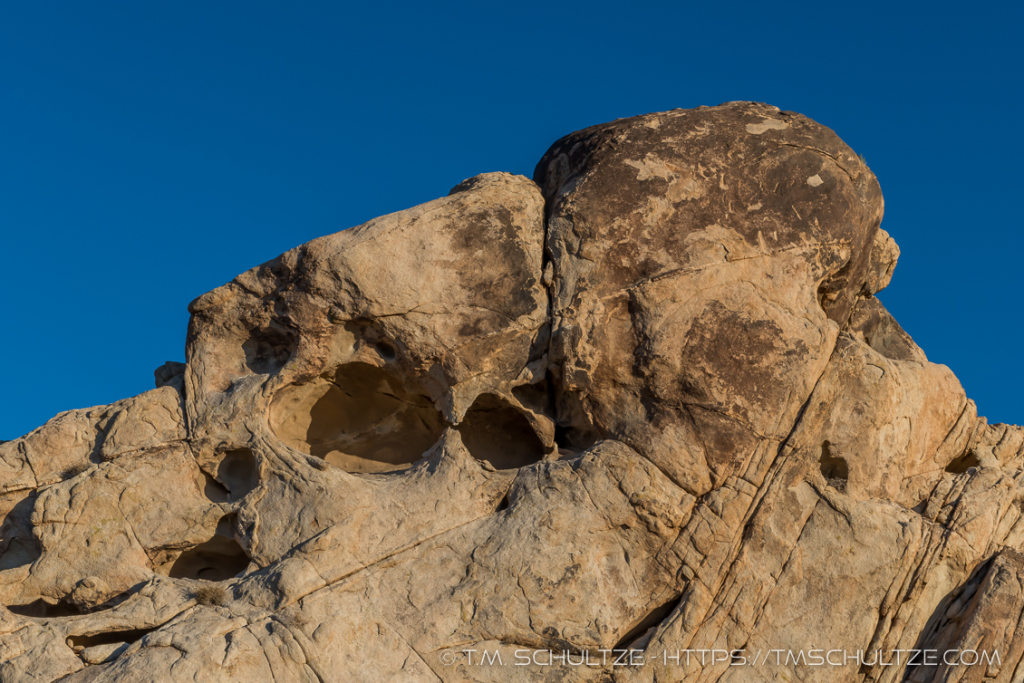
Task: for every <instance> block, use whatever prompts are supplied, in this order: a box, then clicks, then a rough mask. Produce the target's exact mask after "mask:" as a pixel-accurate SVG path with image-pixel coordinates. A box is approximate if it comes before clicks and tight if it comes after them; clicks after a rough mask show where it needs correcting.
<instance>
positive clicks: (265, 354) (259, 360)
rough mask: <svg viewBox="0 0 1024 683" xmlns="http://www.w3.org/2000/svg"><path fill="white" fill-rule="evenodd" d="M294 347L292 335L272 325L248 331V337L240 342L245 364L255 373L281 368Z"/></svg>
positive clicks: (269, 371) (274, 370) (275, 370)
mask: <svg viewBox="0 0 1024 683" xmlns="http://www.w3.org/2000/svg"><path fill="white" fill-rule="evenodd" d="M294 347H295V340H294V335H293V334H292V333H291V332H290V331H288V330H285V329H282V328H278V327H273V326H270V327H266V328H262V329H254V330H252V331H250V333H249V338H248V339H246V340H245V341H244V342H242V352H243V353H244V354H245V365H246V367H248V368H249V370H251V371H252V372H255V373H256V374H269V373H274V372H277V371H278V370H280V369H281V368H283V367H284V364H285V363H287V362H288V359H289V358H291V355H292V350H293V349H294Z"/></svg>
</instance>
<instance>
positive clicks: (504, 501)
mask: <svg viewBox="0 0 1024 683" xmlns="http://www.w3.org/2000/svg"><path fill="white" fill-rule="evenodd" d="M502 510H508V494H507V493H506V494H505V497H504V498H502V499H501V500H500V501H499V502H498V507H496V508H494V511H495V512H501V511H502Z"/></svg>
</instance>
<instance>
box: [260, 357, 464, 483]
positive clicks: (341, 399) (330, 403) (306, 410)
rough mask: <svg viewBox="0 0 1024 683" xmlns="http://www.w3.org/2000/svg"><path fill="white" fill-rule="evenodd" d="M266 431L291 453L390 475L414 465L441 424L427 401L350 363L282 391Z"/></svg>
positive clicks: (367, 367)
mask: <svg viewBox="0 0 1024 683" xmlns="http://www.w3.org/2000/svg"><path fill="white" fill-rule="evenodd" d="M270 426H271V428H272V429H273V430H274V433H276V434H277V436H278V437H279V438H280V439H282V440H283V441H284V442H285V443H287V444H288V445H289V446H291V447H292V448H294V449H296V450H299V451H302V452H303V453H309V454H310V455H315V456H318V457H320V458H323V459H324V460H326V461H327V462H328V463H330V464H331V465H334V466H335V467H339V468H341V469H343V470H345V471H347V472H394V471H397V470H403V469H406V468H408V467H409V466H410V465H411V464H412V463H414V462H416V461H417V460H419V459H420V458H421V457H422V455H423V453H424V452H426V451H427V450H428V449H429V448H430V447H431V446H433V445H434V444H435V443H436V442H437V441H438V439H440V438H441V433H442V432H443V431H444V428H445V423H444V419H443V418H442V416H441V414H440V413H439V412H438V411H437V409H436V408H434V404H433V401H431V400H430V398H429V397H427V396H425V395H423V394H419V393H415V392H413V391H410V390H408V389H406V388H405V387H404V386H403V384H402V382H401V381H400V380H398V379H397V378H395V377H393V376H392V375H391V374H389V373H388V372H387V371H385V370H383V369H381V368H377V367H374V366H372V365H367V364H365V363H349V364H346V365H342V366H341V367H339V368H338V369H337V370H336V371H334V372H332V373H329V374H327V375H324V376H321V377H319V378H317V379H316V380H314V381H312V382H309V383H307V384H299V385H292V386H289V387H286V388H285V389H283V390H281V392H280V393H279V394H278V395H277V396H275V397H274V402H273V404H272V405H271V409H270Z"/></svg>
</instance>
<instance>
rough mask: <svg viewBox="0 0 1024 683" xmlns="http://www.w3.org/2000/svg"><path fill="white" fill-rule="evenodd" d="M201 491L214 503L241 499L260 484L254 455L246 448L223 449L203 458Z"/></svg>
mask: <svg viewBox="0 0 1024 683" xmlns="http://www.w3.org/2000/svg"><path fill="white" fill-rule="evenodd" d="M202 468H203V470H202V471H203V478H204V480H203V482H202V486H203V492H204V493H205V494H206V497H207V498H209V499H210V500H211V501H213V502H215V503H233V502H236V501H239V500H241V499H242V498H244V497H245V496H246V495H247V494H248V493H249V492H250V491H252V490H253V489H254V488H256V485H257V484H258V483H259V473H258V471H257V466H256V456H255V455H253V452H252V451H251V450H249V449H248V448H236V449H233V450H230V451H224V452H223V453H218V454H217V455H215V456H213V457H211V458H210V459H209V460H203V462H202Z"/></svg>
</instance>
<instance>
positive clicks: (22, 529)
mask: <svg viewBox="0 0 1024 683" xmlns="http://www.w3.org/2000/svg"><path fill="white" fill-rule="evenodd" d="M17 495H23V494H13V496H17ZM13 496H5V497H4V498H6V499H7V501H10V500H11V498H12V497H13ZM0 500H2V499H0ZM7 501H4V502H7ZM35 502H36V494H35V493H31V494H28V495H26V496H25V497H24V498H22V499H21V500H20V501H18V502H17V503H15V504H14V505H13V507H11V508H10V510H9V511H8V512H7V514H6V515H4V518H3V523H2V524H0V571H4V570H6V569H14V568H15V567H23V566H25V565H28V564H32V563H33V562H35V561H36V560H38V559H39V557H40V556H41V555H42V547H41V546H40V545H39V541H38V540H37V539H36V537H35V536H34V535H33V534H32V521H31V516H32V508H33V507H34V506H35ZM8 504H10V503H9V502H8ZM0 510H2V508H0Z"/></svg>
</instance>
